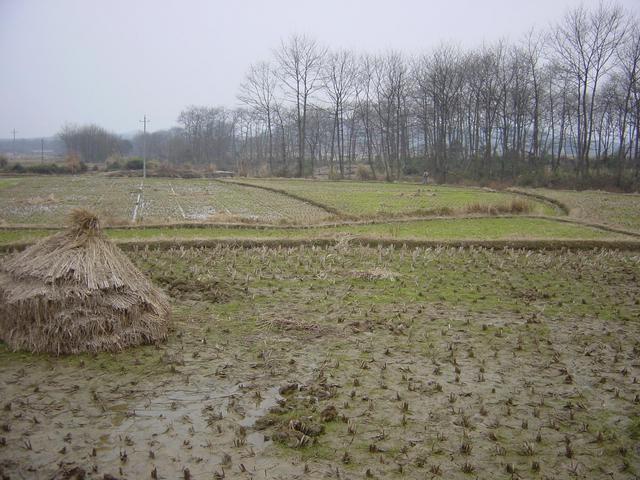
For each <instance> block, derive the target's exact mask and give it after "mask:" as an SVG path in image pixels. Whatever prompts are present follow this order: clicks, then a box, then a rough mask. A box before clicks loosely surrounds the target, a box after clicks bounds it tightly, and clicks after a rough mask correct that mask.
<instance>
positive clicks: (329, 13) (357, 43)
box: [0, 0, 640, 138]
mask: <svg viewBox="0 0 640 480" xmlns="http://www.w3.org/2000/svg"><path fill="white" fill-rule="evenodd" d="M580 3H581V2H580V1H579V0H526V1H525V0H521V1H517V0H442V1H435V0H422V1H421V0H387V1H382V0H315V1H306V0H262V1H260V0H251V1H250V0H225V1H219V0H209V1H204V0H202V1H195V0H184V1H178V0H153V1H151V0H149V1H142V0H135V1H134V0H126V1H125V0H102V1H97V0H55V1H54V0H0V137H4V138H8V137H9V136H10V131H11V129H13V128H14V127H15V128H16V130H17V131H18V134H17V136H18V137H35V136H47V135H52V134H55V133H56V132H57V131H58V130H59V129H60V127H61V126H62V125H63V124H64V123H66V122H69V123H78V124H81V123H87V122H93V123H97V124H99V125H102V126H104V127H106V128H108V129H110V130H113V131H116V132H131V131H135V130H136V129H138V128H139V124H138V120H139V119H141V118H142V115H143V114H145V113H146V114H147V115H148V116H149V117H150V118H151V121H152V123H151V125H150V128H151V130H157V129H161V128H167V127H170V126H173V125H175V123H176V118H177V116H178V114H179V112H180V110H181V109H182V108H184V107H185V106H187V105H191V104H199V105H200V104H201V105H218V104H223V105H227V106H230V107H233V106H235V105H237V104H238V102H237V100H236V93H237V87H238V84H239V83H240V82H241V81H242V78H243V76H244V73H245V71H246V69H247V67H248V65H249V64H250V63H252V62H255V61H258V60H263V59H268V58H270V56H271V51H272V49H273V48H275V47H277V46H278V45H279V43H280V40H281V39H282V38H286V37H288V36H289V35H290V34H291V33H294V32H298V33H306V34H310V35H312V36H314V37H316V38H317V39H318V40H319V41H321V42H323V43H325V44H327V45H329V46H334V47H347V48H353V49H356V50H362V51H365V50H366V51H370V52H380V51H384V50H387V49H399V50H402V51H405V52H419V51H421V50H426V49H428V48H429V47H432V46H434V45H437V44H438V43H440V42H442V41H454V42H457V43H459V44H461V45H463V46H475V45H479V44H481V43H482V41H493V40H496V39H499V38H509V39H511V40H517V39H519V38H521V36H522V34H523V33H524V32H525V31H527V30H528V29H530V28H532V27H534V26H535V27H546V26H548V25H549V24H550V23H551V22H554V21H555V20H557V19H559V18H560V17H561V15H562V14H563V13H564V11H565V10H566V9H567V8H571V7H575V6H577V5H579V4H580ZM583 3H584V4H585V5H587V6H596V5H597V3H598V2H597V1H590V0H586V1H584V2H583ZM619 3H620V4H621V5H622V6H624V7H625V8H627V9H628V10H630V11H635V12H639V11H640V0H621V1H620V2H619Z"/></svg>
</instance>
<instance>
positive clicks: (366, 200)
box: [233, 179, 558, 217]
mask: <svg viewBox="0 0 640 480" xmlns="http://www.w3.org/2000/svg"><path fill="white" fill-rule="evenodd" d="M233 182H238V180H233ZM241 182H242V183H243V184H249V185H258V186H262V187H268V188H273V189H277V190H281V191H284V192H287V193H290V194H293V195H296V196H298V197H301V198H305V199H308V200H310V201H313V202H317V203H319V204H322V205H326V206H328V207H330V208H332V209H335V210H338V211H339V212H341V213H343V214H347V215H355V216H367V217H371V216H376V215H387V216H393V215H408V214H412V213H416V214H420V213H429V212H438V211H439V210H441V209H445V208H447V209H451V210H453V211H458V212H459V211H465V209H467V208H468V207H469V206H471V205H475V204H478V205H482V206H494V207H496V206H504V205H508V204H509V203H510V202H511V201H512V200H515V199H522V197H521V196H518V195H515V194H511V193H505V192H495V191H491V190H485V189H482V188H473V187H450V186H438V185H428V186H425V185H417V184H409V183H380V182H351V181H341V182H328V181H312V180H293V179H246V180H245V179H243V180H241ZM526 201H527V202H529V203H530V204H531V207H532V210H531V212H530V213H533V214H545V215H555V214H557V213H558V212H557V209H556V208H555V207H553V206H552V205H549V204H547V203H544V202H538V201H535V200H532V199H527V200H526Z"/></svg>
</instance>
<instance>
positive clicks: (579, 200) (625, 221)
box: [523, 188, 640, 230]
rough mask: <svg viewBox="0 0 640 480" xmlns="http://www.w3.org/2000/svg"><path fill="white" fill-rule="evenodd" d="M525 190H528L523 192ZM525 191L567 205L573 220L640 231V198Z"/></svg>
mask: <svg viewBox="0 0 640 480" xmlns="http://www.w3.org/2000/svg"><path fill="white" fill-rule="evenodd" d="M523 190H524V189H523ZM525 191H528V192H531V193H535V194H538V195H544V196H545V197H548V198H553V199H555V200H558V201H560V202H562V203H564V204H565V205H566V206H567V207H569V209H570V215H571V216H572V217H576V218H580V219H583V220H587V221H590V222H594V223H602V224H606V225H615V226H619V227H623V228H627V229H632V230H640V195H638V194H621V193H609V192H600V191H593V190H585V191H581V192H578V191H573V190H551V189H547V188H538V189H527V190H525Z"/></svg>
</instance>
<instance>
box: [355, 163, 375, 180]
mask: <svg viewBox="0 0 640 480" xmlns="http://www.w3.org/2000/svg"><path fill="white" fill-rule="evenodd" d="M356 177H357V178H358V179H359V180H374V178H373V173H372V172H371V168H369V167H368V166H366V165H362V164H359V165H358V168H356Z"/></svg>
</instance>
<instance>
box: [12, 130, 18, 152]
mask: <svg viewBox="0 0 640 480" xmlns="http://www.w3.org/2000/svg"><path fill="white" fill-rule="evenodd" d="M11 133H13V142H12V143H11V149H12V150H13V159H14V160H15V159H16V133H18V132H16V129H15V128H14V129H13V130H11Z"/></svg>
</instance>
